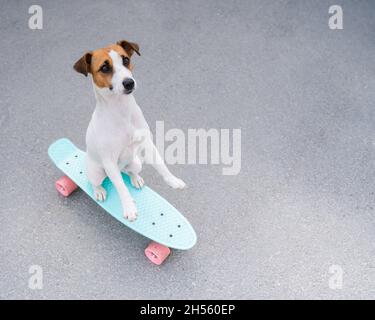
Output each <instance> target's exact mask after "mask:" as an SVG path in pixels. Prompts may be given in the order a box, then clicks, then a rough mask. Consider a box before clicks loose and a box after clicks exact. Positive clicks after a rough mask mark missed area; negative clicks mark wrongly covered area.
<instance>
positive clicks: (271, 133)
mask: <svg viewBox="0 0 375 320" xmlns="http://www.w3.org/2000/svg"><path fill="white" fill-rule="evenodd" d="M34 3H35V1H2V6H1V10H0V32H1V37H0V44H1V56H2V68H1V70H2V72H1V75H2V76H1V77H0V86H1V88H2V90H1V99H0V110H1V112H0V125H1V127H0V134H1V136H0V148H1V155H0V197H1V201H0V298H2V299H11V298H18V299H22V298H27V299H39V298H42V299H55V298H56V299H65V298H72V299H83V298H94V299H97V298H110V299H127V298H132V299H136V298H146V299H148V298H149V299H170V298H174V299H190V298H194V299H205V298H210V299H211V298H212V299H247V298H250V299H253V298H259V299H282V298H290V299H297V298H298V299H310V298H312V299H325V298H332V299H341V298H355V299H368V298H375V285H374V284H375V283H374V282H375V262H374V257H375V243H374V240H375V211H374V207H375V201H374V199H375V195H374V192H375V182H374V181H375V179H374V178H375V171H374V156H375V125H374V123H375V122H374V121H375V113H374V101H375V90H374V89H375V81H374V72H375V64H374V56H375V55H374V52H375V51H374V49H375V43H374V31H375V19H374V15H375V2H374V1H342V0H340V1H323V0H321V1H316V0H315V1H307V0H306V1H297V0H296V1H270V0H267V1H265V0H259V1H254V0H252V1H245V0H243V1H216V0H215V1H214V0H208V1H143V0H137V1H109V0H107V1H88V0H87V1H86V0H85V1H84V0H79V1H41V0H39V1H37V4H39V5H41V6H42V8H43V9H44V28H43V30H39V31H38V30H30V29H29V28H28V19H29V16H30V15H29V14H28V8H29V6H30V5H32V4H34ZM331 4H340V5H342V6H343V9H344V30H340V31H332V30H330V29H329V28H328V18H329V15H328V8H329V6H330V5H331ZM120 39H129V40H133V41H136V42H138V43H139V44H140V47H141V52H142V56H141V57H136V58H135V60H134V61H135V77H136V79H137V81H138V84H139V89H138V91H137V92H136V99H137V101H138V104H139V105H140V106H141V107H142V109H143V111H144V114H145V116H146V118H147V120H148V122H149V124H150V126H151V127H152V128H153V129H154V128H155V122H156V121H157V120H164V121H165V126H166V129H170V128H181V129H183V130H184V132H186V131H187V129H188V128H206V129H208V128H218V129H220V128H230V129H233V128H241V129H242V169H241V172H240V174H239V175H236V176H223V175H222V172H221V169H222V166H220V165H195V166H193V165H175V166H170V168H171V170H172V171H173V172H174V173H175V174H176V175H177V176H179V177H181V178H183V179H184V180H185V181H186V182H187V184H188V186H189V187H188V189H186V190H184V191H174V190H171V189H169V188H168V187H167V186H166V185H165V184H164V182H163V181H162V179H161V178H160V177H158V175H157V174H156V173H155V172H154V171H153V170H152V169H150V168H146V169H145V170H144V172H143V177H144V178H145V180H146V183H147V184H148V185H149V186H150V187H152V188H153V189H155V190H156V191H158V192H159V193H160V194H162V195H163V196H164V197H166V198H167V199H168V200H169V201H170V202H171V203H173V204H174V205H175V206H176V207H177V208H179V209H180V210H181V212H183V213H184V214H185V216H186V217H187V218H188V219H189V220H190V221H191V223H192V225H193V226H194V228H195V230H196V232H197V234H198V243H197V245H196V247H194V248H193V249H192V250H190V251H188V252H182V251H181V252H180V251H177V252H176V251H175V252H173V255H172V256H171V257H170V259H169V260H168V262H167V263H165V264H164V265H163V266H161V267H156V266H154V265H151V264H150V263H149V262H148V261H147V260H146V259H145V257H144V256H143V249H144V248H145V247H146V245H147V244H148V240H147V239H145V238H143V237H142V236H140V235H138V234H136V233H135V232H133V231H131V230H130V229H128V228H126V227H124V226H123V225H122V224H121V223H119V222H117V221H116V220H114V219H113V218H111V217H110V216H109V215H108V214H106V213H105V212H104V211H103V210H101V209H100V208H99V207H98V206H97V205H96V204H95V203H94V202H93V201H91V200H90V199H89V198H88V197H87V196H86V195H85V194H83V193H82V192H76V193H75V194H73V195H72V196H71V197H70V198H68V199H63V198H62V197H61V196H59V195H58V194H57V193H56V191H55V189H54V187H53V183H54V181H55V180H56V179H57V178H58V177H59V176H60V175H61V173H60V172H59V170H58V169H57V168H56V167H55V166H54V165H53V164H52V163H51V162H50V160H49V159H48V156H47V149H48V146H49V144H50V143H52V142H53V141H54V140H56V139H58V138H60V137H68V138H70V139H71V140H72V141H73V142H74V143H76V144H77V145H78V146H80V147H81V148H84V136H85V131H86V128H87V125H88V122H89V119H90V116H91V113H92V111H93V108H94V103H95V100H94V96H93V94H92V88H91V82H90V80H89V79H86V78H84V77H83V76H81V75H79V74H77V73H75V72H74V71H73V69H72V66H73V63H74V62H75V61H76V60H77V59H78V58H79V57H80V56H81V55H82V54H83V53H84V52H85V51H87V50H90V49H95V48H99V47H101V46H105V45H107V44H109V43H112V42H115V41H117V40H120ZM31 265H39V266H41V267H42V268H43V275H44V281H43V289H42V290H31V289H29V288H28V279H29V277H30V274H29V273H28V270H29V267H30V266H31ZM331 265H339V266H340V267H341V268H342V270H343V271H344V275H343V287H342V289H341V290H332V289H330V288H329V285H328V283H329V279H330V277H331V276H332V275H331V274H330V273H329V268H330V266H331Z"/></svg>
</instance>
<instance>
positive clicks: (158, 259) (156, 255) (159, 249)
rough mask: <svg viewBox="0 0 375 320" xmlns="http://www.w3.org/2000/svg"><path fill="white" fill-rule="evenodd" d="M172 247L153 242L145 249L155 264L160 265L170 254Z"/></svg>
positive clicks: (147, 255)
mask: <svg viewBox="0 0 375 320" xmlns="http://www.w3.org/2000/svg"><path fill="white" fill-rule="evenodd" d="M170 253H171V249H169V248H168V247H166V246H163V245H162V244H159V243H156V242H151V243H150V244H149V245H148V247H147V248H146V249H145V255H146V257H147V258H148V259H149V260H150V261H151V262H152V263H154V264H156V265H158V266H160V265H161V264H162V263H163V262H164V260H165V259H167V257H168V256H169V255H170Z"/></svg>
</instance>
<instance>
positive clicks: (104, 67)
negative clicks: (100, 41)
mask: <svg viewBox="0 0 375 320" xmlns="http://www.w3.org/2000/svg"><path fill="white" fill-rule="evenodd" d="M100 71H101V72H103V73H108V72H111V67H110V66H109V64H107V63H106V64H103V65H102V66H101V67H100Z"/></svg>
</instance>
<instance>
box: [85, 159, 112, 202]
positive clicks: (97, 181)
mask: <svg viewBox="0 0 375 320" xmlns="http://www.w3.org/2000/svg"><path fill="white" fill-rule="evenodd" d="M86 167H87V179H88V180H89V182H90V183H91V185H92V187H93V190H94V197H95V199H96V200H97V201H104V200H105V198H106V196H107V192H106V191H105V189H104V188H103V186H102V183H103V180H104V179H105V178H106V176H107V175H106V173H105V171H104V169H103V168H102V167H101V166H100V165H98V164H97V163H96V162H95V161H92V160H91V159H90V158H89V157H88V156H87V160H86Z"/></svg>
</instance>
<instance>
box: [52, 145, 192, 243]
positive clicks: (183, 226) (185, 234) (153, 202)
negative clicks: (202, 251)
mask: <svg viewBox="0 0 375 320" xmlns="http://www.w3.org/2000/svg"><path fill="white" fill-rule="evenodd" d="M48 155H49V156H50V158H51V160H52V161H53V163H54V164H55V165H56V166H57V167H58V168H59V169H60V170H61V171H62V172H64V174H66V175H67V176H68V177H69V178H70V179H71V180H72V181H73V182H74V183H75V184H76V185H77V186H78V187H79V188H80V189H82V190H83V191H84V192H86V193H87V194H88V195H89V196H90V197H91V198H92V199H93V200H94V201H95V202H97V201H96V200H95V199H94V194H93V189H92V186H91V184H90V183H89V181H88V180H87V177H86V174H85V170H86V165H85V157H86V153H85V152H83V151H82V150H80V149H78V148H77V147H76V146H75V145H74V144H73V143H72V142H71V141H70V140H68V139H65V138H63V139H59V140H57V141H56V142H54V143H53V144H51V146H50V147H49V149H48ZM123 179H124V182H125V184H126V186H127V188H128V189H129V192H130V194H131V195H132V197H133V199H134V200H135V202H136V206H137V210H138V217H137V219H136V220H135V221H133V222H130V221H128V220H127V219H125V218H124V217H123V216H122V207H121V203H120V198H119V196H118V194H117V191H116V189H115V188H114V186H113V185H112V183H111V181H110V180H109V179H108V178H106V179H105V180H104V182H103V187H104V188H105V189H106V191H107V198H106V200H105V201H103V202H97V204H98V205H99V206H101V207H102V208H103V209H104V210H105V211H107V212H108V213H109V214H111V215H112V216H113V217H115V218H116V219H117V220H118V221H120V222H121V223H123V224H124V225H126V226H127V227H129V228H130V229H133V230H134V231H136V232H138V233H140V234H141V235H143V236H145V237H147V238H149V239H151V240H153V241H154V242H156V243H157V244H161V245H164V246H166V247H170V248H174V249H180V250H188V249H190V248H192V247H193V246H194V245H195V243H196V240H197V237H196V234H195V231H194V229H193V227H192V226H191V225H190V223H189V221H187V219H186V218H185V217H184V216H183V215H182V214H181V213H180V212H179V211H178V210H177V209H176V208H175V207H173V206H172V205H171V204H170V203H169V202H168V201H167V200H165V199H164V198H162V197H161V196H160V195H159V194H157V193H156V192H155V191H153V190H152V189H151V188H149V187H147V186H144V187H143V188H142V189H140V190H138V189H136V188H134V187H133V186H132V185H131V184H130V178H129V177H128V176H127V175H126V174H124V173H123Z"/></svg>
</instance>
